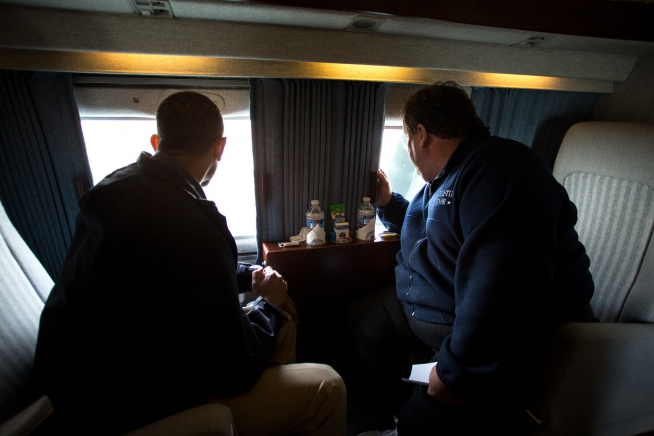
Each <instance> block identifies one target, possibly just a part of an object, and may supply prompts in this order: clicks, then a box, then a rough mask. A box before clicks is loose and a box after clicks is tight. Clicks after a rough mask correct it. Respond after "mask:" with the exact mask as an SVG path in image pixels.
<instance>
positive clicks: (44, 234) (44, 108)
mask: <svg viewBox="0 0 654 436" xmlns="http://www.w3.org/2000/svg"><path fill="white" fill-rule="evenodd" d="M0 172H1V175H0V177H1V178H0V198H1V199H2V203H3V204H4V206H5V209H6V211H7V215H8V216H9V218H10V219H11V221H12V223H13V224H14V226H15V227H16V229H17V230H18V232H19V233H20V235H21V236H22V237H23V239H24V240H25V242H26V243H27V245H28V246H29V247H30V249H31V250H32V251H33V252H34V254H35V255H36V257H37V258H38V259H39V261H40V262H41V263H42V264H43V266H44V268H45V269H46V271H47V272H48V274H49V275H50V276H51V277H52V278H53V279H56V278H57V276H58V275H59V272H60V270H61V267H62V265H63V261H64V258H65V255H66V251H67V249H68V246H69V245H70V241H71V240H72V236H73V233H74V231H75V218H76V216H77V212H78V205H77V202H78V200H79V195H78V179H79V180H80V181H81V183H82V186H83V188H84V189H88V188H90V187H91V186H92V183H91V171H90V169H89V166H88V159H87V156H86V148H85V146H84V140H83V137H82V131H81V124H80V119H79V114H78V111H77V105H76V103H75V97H74V94H73V85H72V77H71V75H70V74H62V73H33V72H24V71H0Z"/></svg>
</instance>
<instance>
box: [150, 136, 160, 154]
mask: <svg viewBox="0 0 654 436" xmlns="http://www.w3.org/2000/svg"><path fill="white" fill-rule="evenodd" d="M150 145H152V149H153V150H154V151H157V148H158V147H159V137H158V136H157V134H156V133H155V134H154V135H152V136H150Z"/></svg>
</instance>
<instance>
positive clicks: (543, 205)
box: [351, 82, 594, 436]
mask: <svg viewBox="0 0 654 436" xmlns="http://www.w3.org/2000/svg"><path fill="white" fill-rule="evenodd" d="M402 113H403V118H404V132H405V134H406V135H407V138H408V144H407V148H408V154H409V157H410V159H411V161H412V162H413V164H414V166H415V167H416V170H417V172H418V174H420V175H421V176H422V178H423V179H424V180H425V181H426V182H427V183H426V184H425V186H424V188H423V189H422V190H421V191H420V192H419V193H418V194H417V195H416V197H415V198H414V199H413V200H411V201H410V202H409V201H407V200H406V199H405V198H404V197H402V196H401V195H399V194H397V193H394V192H392V191H391V186H390V183H389V181H388V178H387V177H386V175H385V174H384V172H383V171H381V170H380V171H379V179H380V189H379V199H378V206H379V216H380V218H381V220H382V221H383V222H384V224H385V225H386V227H387V228H388V229H389V230H392V231H394V232H397V233H400V234H401V251H400V253H398V256H397V260H398V266H397V268H396V270H395V276H396V284H395V287H394V288H393V289H386V290H382V291H380V292H379V293H377V294H375V295H373V296H370V297H369V298H367V299H366V300H365V301H362V302H360V303H358V304H357V305H356V306H355V307H354V308H353V310H352V311H351V317H352V320H351V322H352V329H353V337H354V340H355V342H356V343H357V349H358V350H360V351H361V352H362V358H363V359H364V360H365V361H366V362H367V363H368V364H369V365H373V366H375V365H376V366H377V367H376V368H375V369H373V370H372V371H377V374H378V379H377V381H378V382H379V383H384V384H386V383H388V384H389V386H390V387H387V388H386V389H385V391H386V392H389V393H391V395H392V397H391V398H389V400H393V399H396V400H397V399H401V400H402V401H403V400H405V399H406V398H405V397H402V386H398V384H401V383H402V382H400V381H399V380H400V377H407V376H408V371H409V369H408V367H409V366H410V364H409V359H408V358H407V356H409V355H412V356H413V357H414V358H415V356H417V355H419V354H420V353H421V352H422V353H424V352H425V351H428V352H430V353H431V355H432V356H431V361H432V362H436V361H437V362H438V364H437V365H435V366H434V367H433V368H432V369H431V373H430V376H429V381H428V383H429V384H428V386H417V387H416V388H415V389H413V390H412V392H411V394H410V397H409V399H408V400H407V401H406V402H405V403H404V405H403V406H402V408H401V411H400V412H399V417H398V418H399V419H398V424H397V430H398V432H399V434H400V435H401V436H405V435H423V434H439V435H441V434H442V435H449V434H482V433H487V434H488V433H494V432H499V433H497V434H511V433H512V432H519V431H520V422H521V420H522V418H523V417H525V416H526V414H525V408H526V407H527V405H528V404H529V401H530V399H531V398H532V396H533V394H534V389H535V386H536V384H537V382H538V376H539V374H540V373H541V362H542V361H543V359H544V357H545V352H546V351H547V348H548V347H547V345H548V339H549V337H550V335H551V333H552V331H553V329H554V327H556V326H557V325H558V324H560V323H561V322H566V321H583V320H593V319H594V318H593V316H592V311H591V310H590V306H589V301H590V299H591V297H592V295H593V290H594V285H593V281H592V277H591V275H590V272H589V271H588V266H589V263H590V261H589V259H588V256H587V255H586V253H585V249H584V247H583V245H582V244H581V243H580V242H579V240H578V237H577V233H576V231H575V229H574V225H575V223H576V221H577V211H576V207H575V206H574V204H573V203H572V202H571V201H570V200H569V198H568V195H567V193H566V191H565V189H564V188H563V187H562V186H561V185H560V184H559V183H558V182H556V180H555V179H554V177H553V176H552V175H551V173H550V171H549V169H548V168H547V166H546V165H545V163H544V162H543V161H542V160H541V159H540V158H539V157H538V156H537V155H536V154H535V153H534V152H533V151H532V150H531V149H529V148H528V147H526V146H525V145H523V144H520V143H518V142H515V141H511V140H507V139H503V138H498V137H493V136H490V135H489V132H488V128H487V127H485V126H484V125H483V122H482V121H481V119H479V117H478V116H477V115H476V112H475V108H474V106H473V104H472V102H471V101H470V99H469V98H468V96H467V95H466V93H465V92H464V91H463V90H462V89H461V88H460V87H458V86H457V85H456V84H454V83H453V82H448V83H444V84H440V83H439V84H436V85H433V86H430V87H428V88H424V89H422V90H420V91H418V92H416V93H415V94H413V95H412V96H411V97H409V99H408V100H407V101H406V102H405V103H404V106H403V111H402ZM380 314H386V315H384V316H382V315H380ZM389 349H391V350H392V352H389ZM384 356H385V357H384ZM398 372H399V373H398ZM402 372H404V373H402ZM373 373H374V372H373Z"/></svg>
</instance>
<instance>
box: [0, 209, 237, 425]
mask: <svg viewBox="0 0 654 436" xmlns="http://www.w3.org/2000/svg"><path fill="white" fill-rule="evenodd" d="M0 271H2V273H1V274H0V362H1V363H0V436H14V435H15V436H19V435H26V434H28V433H30V432H31V431H32V430H34V429H35V428H36V427H38V426H39V425H40V424H42V423H43V422H44V421H45V420H46V418H47V417H48V416H50V415H51V414H52V413H53V410H54V409H53V407H52V404H51V403H50V400H49V399H48V397H46V396H41V397H40V398H39V393H38V392H34V391H32V390H30V372H31V369H32V361H33V359H34V350H35V347H36V335H37V332H38V325H39V316H40V313H41V310H43V305H44V302H45V298H46V297H47V295H48V293H49V292H50V289H51V288H52V285H53V283H52V280H51V279H50V277H49V276H48V274H47V273H46V272H45V269H44V268H43V266H42V265H41V264H40V263H39V261H38V260H37V259H36V257H35V256H34V254H33V253H32V252H31V251H30V249H29V248H28V246H27V244H25V242H24V241H23V239H22V238H21V237H20V235H19V234H18V232H17V231H16V229H15V228H14V226H13V224H12V223H11V221H10V220H9V218H8V217H7V214H6V213H5V210H4V207H3V206H2V204H1V203H0ZM99 425H101V424H99ZM235 434H236V431H235V430H234V425H233V418H232V413H231V411H230V410H229V408H228V407H226V406H224V405H222V404H207V405H203V406H199V407H196V408H193V409H189V410H186V411H184V412H181V413H178V414H177V415H173V416H170V417H168V418H166V419H163V420H161V421H158V422H155V423H153V424H150V425H148V426H146V427H144V428H142V429H139V430H137V431H134V432H131V433H129V435H130V436H154V435H163V436H168V435H170V436H186V435H188V436H195V435H206V436H232V435H235Z"/></svg>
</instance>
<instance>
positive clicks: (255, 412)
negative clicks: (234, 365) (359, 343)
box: [210, 322, 347, 436]
mask: <svg viewBox="0 0 654 436" xmlns="http://www.w3.org/2000/svg"><path fill="white" fill-rule="evenodd" d="M295 338H296V330H295V324H294V323H293V322H285V323H284V326H283V327H282V329H281V330H280V332H279V336H278V341H277V346H276V348H275V354H274V355H273V357H272V358H271V359H270V362H271V364H270V365H269V367H268V369H266V370H265V371H264V372H263V374H262V375H261V377H260V378H259V380H257V382H256V384H255V385H254V387H253V388H252V389H251V390H250V391H248V392H246V393H244V394H241V395H238V396H236V397H232V398H227V399H222V398H212V399H211V400H210V402H215V403H220V404H224V405H225V406H227V407H229V408H230V410H231V411H232V414H233V415H234V423H235V427H236V431H237V432H238V435H239V436H282V435H311V436H344V435H345V428H346V417H347V395H346V390H345V384H344V383H343V379H341V376H340V375H338V373H337V372H336V371H334V370H333V369H332V368H331V367H330V366H328V365H322V364H318V363H289V362H294V361H295Z"/></svg>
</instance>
